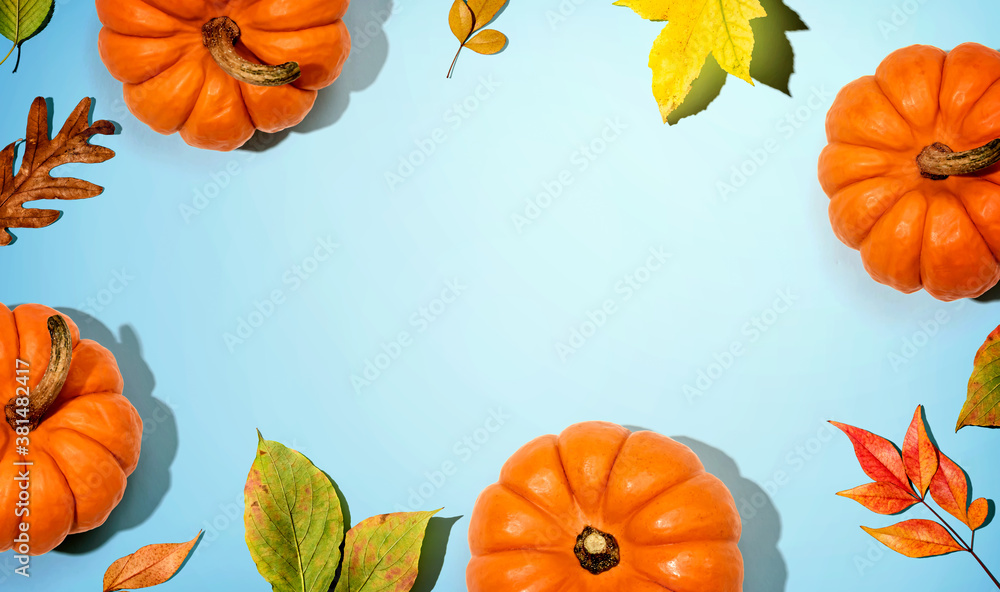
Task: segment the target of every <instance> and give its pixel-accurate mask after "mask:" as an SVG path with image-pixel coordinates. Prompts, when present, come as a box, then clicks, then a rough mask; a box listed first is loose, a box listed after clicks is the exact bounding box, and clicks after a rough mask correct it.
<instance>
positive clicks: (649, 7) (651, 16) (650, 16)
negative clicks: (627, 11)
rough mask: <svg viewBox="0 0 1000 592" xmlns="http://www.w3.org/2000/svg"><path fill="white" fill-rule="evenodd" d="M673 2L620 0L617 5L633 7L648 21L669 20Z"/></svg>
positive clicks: (661, 0)
mask: <svg viewBox="0 0 1000 592" xmlns="http://www.w3.org/2000/svg"><path fill="white" fill-rule="evenodd" d="M673 5H674V3H673V2H664V1H663V0H618V1H617V2H615V6H625V7H628V8H631V9H632V10H634V11H635V13H636V14H638V15H639V16H641V17H642V18H644V19H646V20H647V21H669V20H670V8H671V7H672V6H673Z"/></svg>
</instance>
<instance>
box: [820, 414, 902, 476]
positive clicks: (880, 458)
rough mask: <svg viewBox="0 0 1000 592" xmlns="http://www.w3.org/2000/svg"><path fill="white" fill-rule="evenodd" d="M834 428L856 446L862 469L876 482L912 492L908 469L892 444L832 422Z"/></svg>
mask: <svg viewBox="0 0 1000 592" xmlns="http://www.w3.org/2000/svg"><path fill="white" fill-rule="evenodd" d="M830 423H832V424H833V425H834V426H836V427H837V428H839V429H840V430H841V431H842V432H844V433H845V434H847V437H848V438H850V439H851V443H852V444H854V454H855V455H856V456H857V457H858V462H859V463H861V469H862V470H863V471H864V472H865V474H866V475H868V476H869V477H871V478H872V479H873V480H874V481H881V482H884V483H892V484H894V485H898V486H899V487H901V488H902V489H905V490H911V488H912V486H911V485H910V480H909V479H908V478H907V477H906V469H904V468H903V457H902V456H901V455H900V453H899V450H898V449H896V446H895V445H893V443H892V442H890V441H888V440H886V439H885V438H883V437H881V436H876V435H875V434H873V433H871V432H868V431H865V430H862V429H861V428H856V427H854V426H849V425H846V424H842V423H839V422H836V421H831V422H830Z"/></svg>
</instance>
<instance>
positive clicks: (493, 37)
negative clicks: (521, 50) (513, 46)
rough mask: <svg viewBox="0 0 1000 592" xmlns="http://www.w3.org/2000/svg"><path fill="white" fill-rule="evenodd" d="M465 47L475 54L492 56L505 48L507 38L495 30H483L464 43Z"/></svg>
mask: <svg viewBox="0 0 1000 592" xmlns="http://www.w3.org/2000/svg"><path fill="white" fill-rule="evenodd" d="M465 46H466V47H468V48H469V49H471V50H472V51H474V52H476V53H481V54H483V55H493V54H495V53H498V52H499V51H500V50H502V49H503V48H504V47H506V46H507V36H506V35H504V34H503V33H501V32H500V31H497V30H495V29H485V30H483V31H480V32H479V33H477V34H476V36H475V37H473V38H472V39H469V40H468V41H466V42H465Z"/></svg>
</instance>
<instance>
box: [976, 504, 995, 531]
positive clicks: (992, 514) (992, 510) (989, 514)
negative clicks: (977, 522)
mask: <svg viewBox="0 0 1000 592" xmlns="http://www.w3.org/2000/svg"><path fill="white" fill-rule="evenodd" d="M986 505H987V506H988V507H989V510H987V511H986V520H984V521H983V524H982V526H980V527H979V528H985V527H987V526H989V525H990V522H993V518H995V517H996V515H997V503H996V502H995V501H993V500H986ZM976 530H979V529H978V528H977V529H976Z"/></svg>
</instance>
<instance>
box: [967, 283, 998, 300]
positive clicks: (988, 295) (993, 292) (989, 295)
mask: <svg viewBox="0 0 1000 592" xmlns="http://www.w3.org/2000/svg"><path fill="white" fill-rule="evenodd" d="M997 300H1000V284H997V285H995V286H993V287H992V288H990V289H989V290H986V291H985V292H983V293H982V294H980V295H979V296H976V297H975V298H973V299H972V301H973V302H996V301H997Z"/></svg>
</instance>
